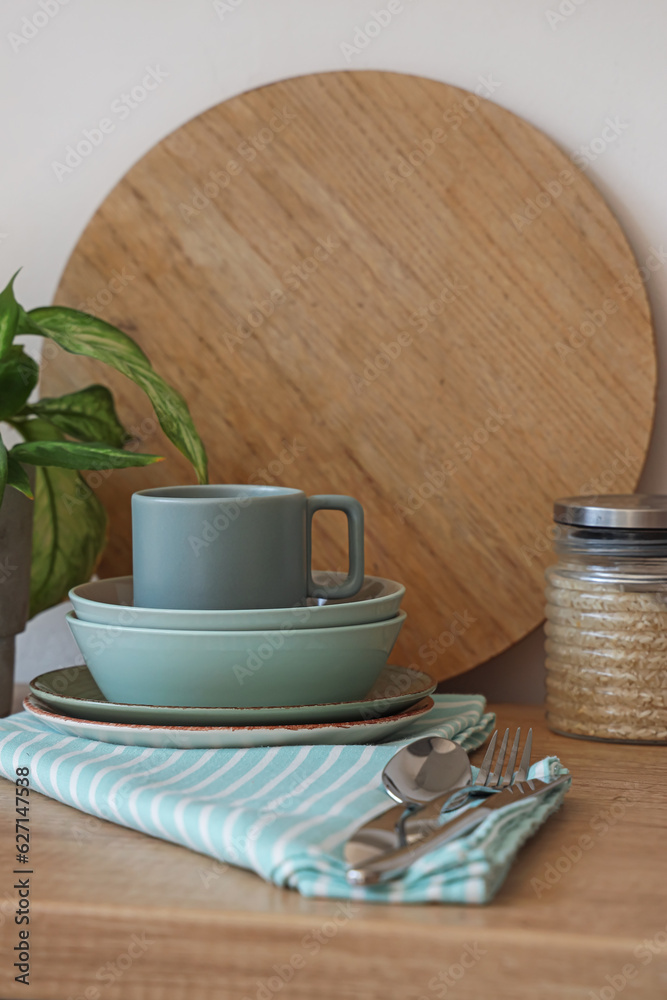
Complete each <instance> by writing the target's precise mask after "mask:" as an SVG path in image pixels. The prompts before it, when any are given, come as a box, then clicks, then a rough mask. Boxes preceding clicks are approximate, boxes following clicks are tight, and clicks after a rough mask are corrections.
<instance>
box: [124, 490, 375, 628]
mask: <svg viewBox="0 0 667 1000" xmlns="http://www.w3.org/2000/svg"><path fill="white" fill-rule="evenodd" d="M318 510H342V511H344V513H345V514H346V515H347V519H348V538H349V550H350V568H349V572H348V575H347V578H346V579H345V580H344V581H343V583H341V584H338V585H337V586H336V585H331V586H328V587H327V586H322V584H320V585H319V586H318V585H316V584H315V582H314V581H313V577H312V572H311V532H312V520H313V515H314V514H315V512H316V511H318ZM132 558H133V563H134V566H133V572H134V603H135V605H136V606H137V607H141V608H175V609H179V610H185V609H198V610H230V611H236V610H241V609H243V608H289V607H294V606H297V605H299V604H304V603H305V601H306V599H307V598H308V597H327V598H345V597H352V596H353V595H354V594H356V593H357V591H358V590H360V589H361V586H362V584H363V582H364V512H363V508H362V506H361V504H360V503H359V501H358V500H354V499H353V498H352V497H347V496H336V495H329V494H325V495H322V496H312V497H307V496H306V494H305V493H303V492H302V490H293V489H288V488H286V487H282V486H245V485H242V486H166V487H160V488H159V489H152V490H140V491H139V492H138V493H134V494H133V496H132Z"/></svg>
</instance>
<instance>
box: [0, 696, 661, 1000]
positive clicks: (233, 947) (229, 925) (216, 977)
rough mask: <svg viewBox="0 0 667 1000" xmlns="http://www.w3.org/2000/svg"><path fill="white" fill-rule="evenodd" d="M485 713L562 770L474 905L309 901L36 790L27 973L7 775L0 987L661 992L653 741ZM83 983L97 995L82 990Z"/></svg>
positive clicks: (379, 999)
mask: <svg viewBox="0 0 667 1000" xmlns="http://www.w3.org/2000/svg"><path fill="white" fill-rule="evenodd" d="M496 711H497V713H498V725H499V726H505V725H507V726H512V727H514V726H515V725H519V724H520V725H521V726H522V727H526V726H528V725H532V726H533V727H534V743H533V746H534V751H535V754H536V755H540V756H541V755H544V754H546V753H554V754H557V755H558V756H559V757H560V758H561V760H562V761H563V763H564V764H566V765H567V766H568V767H569V769H570V771H571V773H572V776H573V784H572V788H571V790H570V791H569V792H568V795H567V797H566V799H565V803H564V805H563V807H562V808H561V810H560V811H559V812H558V813H557V814H556V815H554V816H553V817H551V818H550V819H549V820H548V822H547V823H546V824H545V825H544V826H543V827H541V828H540V830H539V831H538V832H537V834H536V835H535V836H534V837H533V838H532V839H531V840H530V841H528V842H527V844H526V845H525V846H524V847H523V849H522V850H521V853H520V855H519V857H518V858H517V860H516V862H515V863H514V865H513V867H512V869H511V871H510V873H509V875H508V878H507V880H506V881H505V883H504V885H503V886H502V888H501V889H500V891H499V893H498V895H497V896H496V898H495V899H494V900H493V902H492V903H490V904H489V905H488V906H484V907H479V906H442V905H432V906H421V905H420V906H409V905H405V906H386V905H382V906H376V905H372V904H365V905H363V904H359V903H356V904H355V903H353V904H352V905H349V904H340V903H338V902H336V901H335V900H316V899H314V900H309V899H304V898H302V897H300V896H299V895H298V894H297V893H295V892H292V891H289V890H286V889H279V888H277V887H275V886H272V885H269V884H267V883H265V882H263V881H262V880H261V879H260V878H259V877H258V876H256V875H254V874H252V873H250V872H247V871H241V870H240V869H236V868H231V867H228V866H226V865H222V864H220V863H218V862H216V861H214V860H212V859H211V858H207V857H204V856H203V855H200V854H195V853H194V852H192V851H189V850H187V849H185V848H182V847H177V846H175V845H173V844H168V843H166V842H163V841H160V840H155V839H152V838H150V837H147V836H145V835H143V834H140V833H136V832H134V831H132V830H127V829H125V828H123V827H119V826H115V825H114V824H111V823H107V822H105V821H103V820H100V819H97V818H95V817H90V816H86V815H85V814H84V813H81V812H78V811H77V810H75V809H71V808H70V807H68V806H64V805H61V804H60V803H57V802H55V801H53V800H50V799H47V798H45V797H44V796H42V795H40V794H33V796H32V798H31V820H30V823H31V838H32V839H31V863H32V867H33V869H34V873H35V874H34V876H33V896H32V913H33V922H32V925H31V940H32V941H33V944H34V949H35V951H34V957H33V963H32V976H31V985H30V986H29V987H25V986H23V985H21V984H17V983H14V981H13V973H12V970H11V964H12V961H13V960H12V958H11V957H10V955H11V949H12V948H13V945H14V943H15V942H14V934H13V933H12V932H13V931H14V930H15V929H16V928H15V927H14V925H13V924H12V923H11V917H12V913H13V909H14V908H15V903H14V900H15V898H16V897H15V890H14V889H12V884H13V882H12V876H11V871H12V869H13V868H14V867H15V865H14V864H13V855H14V852H13V851H12V845H13V842H14V839H13V838H14V816H13V812H14V786H13V785H12V784H10V782H8V781H6V780H4V779H0V924H2V932H1V933H0V996H2V997H3V998H5V1000H10V998H20V997H25V998H28V1000H65V998H67V997H72V998H81V997H86V1000H186V998H187V1000H244V998H248V1000H273V998H274V997H276V996H279V997H282V998H285V1000H312V998H314V997H317V998H318V1000H333V998H340V997H351V998H354V1000H424V998H426V1000H438V998H440V997H447V998H449V997H455V998H456V1000H480V998H482V997H484V998H486V997H493V998H494V1000H593V998H594V997H595V998H597V1000H610V998H611V997H612V996H613V995H614V994H612V993H610V992H609V990H610V989H613V988H614V987H613V985H610V983H611V984H613V983H614V982H615V983H616V986H617V987H618V986H619V984H620V985H621V989H619V990H617V992H618V993H620V994H621V995H622V996H624V997H625V996H628V997H633V998H634V1000H659V998H662V997H664V996H665V987H666V984H667V908H666V907H665V877H666V875H667V871H666V862H665V851H664V830H665V826H666V825H667V792H666V791H665V788H666V786H667V760H666V755H665V752H664V749H663V748H662V747H648V746H647V747H640V746H623V745H608V744H602V743H593V742H586V741H579V740H572V739H567V738H565V737H562V736H556V735H554V734H553V733H550V732H549V731H548V730H547V728H546V725H545V723H544V721H543V719H542V713H541V710H540V709H538V708H535V707H534V706H532V707H529V706H512V705H501V706H497V707H496ZM473 759H474V760H475V761H476V762H477V763H479V762H480V759H481V752H479V751H478V753H477V755H476V756H475V757H474V758H473ZM378 780H379V778H378ZM581 838H585V839H584V840H583V841H582V839H581ZM586 838H587V839H586ZM582 843H583V844H584V845H586V846H585V848H584V849H583V850H582V849H581V848H580V844H582ZM578 851H580V852H581V853H580V854H578ZM12 904H13V905H12ZM3 919H4V923H3ZM133 935H136V937H137V938H138V939H139V941H140V942H145V943H146V947H145V948H144V949H143V950H141V949H140V946H139V945H137V944H136V942H135V940H134V939H133ZM130 946H132V951H133V953H134V958H133V960H132V961H131V962H130V964H129V966H128V965H127V964H126V963H127V959H126V958H125V956H126V955H127V954H128V949H129V948H130ZM471 953H472V955H471ZM462 955H466V956H467V958H466V959H465V962H466V964H467V965H468V968H467V969H465V970H464V974H463V975H461V965H460V960H461V956H462ZM293 956H300V958H301V959H302V960H303V961H302V962H297V964H298V965H300V967H299V968H298V969H294V967H293V969H294V972H293V975H292V976H291V978H290V980H289V982H285V981H284V978H285V977H286V976H287V975H288V973H285V974H284V977H283V983H282V985H280V983H279V982H278V985H277V986H276V982H277V981H276V980H275V979H274V980H273V984H272V985H273V987H275V989H272V986H271V985H270V981H271V980H272V978H273V977H275V976H276V974H277V972H276V966H277V967H278V970H280V969H283V970H284V969H285V967H286V966H289V964H291V959H292V957H293ZM472 956H476V960H474V961H473V958H472ZM130 957H131V958H132V954H130ZM119 960H120V966H125V968H123V969H120V970H119V969H118V966H117V965H116V963H117V962H119ZM110 965H111V967H112V969H113V966H114V965H116V968H117V971H122V975H120V976H118V975H115V976H113V975H112V969H110V968H109V966H110ZM628 966H632V972H630V975H629V976H628V972H629V970H628V968H627V967H628ZM624 967H625V971H624ZM447 977H449V980H448V979H447ZM623 980H625V981H626V986H627V988H625V989H624V988H623ZM448 981H449V985H448ZM445 987H447V988H448V992H447V993H445V992H444V988H445ZM95 988H97V989H98V991H99V995H98V996H95V995H94V994H93V995H92V996H91V994H90V993H89V994H86V992H85V991H86V990H89V991H90V990H94V989H95ZM605 989H606V990H607V992H606V993H605V992H604V991H605ZM267 990H269V993H268V994H267ZM591 991H592V992H591Z"/></svg>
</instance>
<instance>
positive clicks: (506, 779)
mask: <svg viewBox="0 0 667 1000" xmlns="http://www.w3.org/2000/svg"><path fill="white" fill-rule="evenodd" d="M520 739H521V727H520V726H517V730H516V734H515V736H514V742H513V743H512V750H511V752H510V757H509V760H508V761H507V767H506V768H505V773H504V775H503V780H502V781H501V782H500V786H502V787H503V788H505V787H506V786H508V785H511V784H512V778H513V776H514V765H515V764H516V758H517V754H518V752H519V740H520ZM500 786H499V787H500Z"/></svg>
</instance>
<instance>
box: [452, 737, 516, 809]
mask: <svg viewBox="0 0 667 1000" xmlns="http://www.w3.org/2000/svg"><path fill="white" fill-rule="evenodd" d="M498 732H499V730H498V729H496V731H495V732H494V734H493V736H492V737H491V739H490V741H489V745H488V747H487V749H486V753H485V754H484V760H483V761H482V766H481V767H480V769H479V773H478V775H477V777H476V778H475V780H474V781H473V783H472V785H467V786H466V787H465V788H460V789H458V791H456V792H454V794H453V795H452V797H451V798H450V799H449V801H448V802H447V805H446V806H445V809H444V810H443V812H449V811H450V810H451V809H458V808H459V807H460V806H462V805H463V804H464V802H465V801H466V800H467V799H468V798H469V797H473V798H476V797H478V796H483V795H491V794H493V793H494V792H498V791H500V790H501V789H503V788H510V787H511V786H512V785H514V784H515V782H521V781H526V780H527V778H528V768H529V767H530V755H531V752H532V749H533V730H532V729H529V730H528V736H527V737H526V744H525V746H524V748H523V753H522V755H521V760H520V762H519V766H518V768H517V769H516V771H515V770H514V767H515V764H516V759H517V757H518V755H519V743H520V742H521V727H517V731H516V733H515V735H514V741H513V743H512V749H511V750H510V755H509V758H508V761H507V766H506V767H505V771H504V773H503V764H504V763H505V754H506V753H507V744H508V743H509V735H510V731H509V729H506V730H505V735H504V736H503V738H502V742H501V744H500V750H499V751H498V756H497V757H496V763H495V765H494V764H493V755H494V753H495V750H496V744H497V742H498ZM530 787H531V788H532V785H531V786H530Z"/></svg>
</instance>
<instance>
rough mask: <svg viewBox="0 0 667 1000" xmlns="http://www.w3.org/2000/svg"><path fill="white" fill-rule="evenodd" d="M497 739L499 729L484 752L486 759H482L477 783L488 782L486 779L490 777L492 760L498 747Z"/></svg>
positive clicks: (475, 782) (476, 779)
mask: <svg viewBox="0 0 667 1000" xmlns="http://www.w3.org/2000/svg"><path fill="white" fill-rule="evenodd" d="M497 739H498V730H497V729H496V731H495V733H494V734H493V736H492V737H491V739H490V740H489V745H488V748H487V751H486V753H485V754H484V760H483V761H482V766H481V767H480V769H479V774H478V775H477V777H476V778H475V781H474V784H475V785H485V784H486V779H487V778H488V776H489V771H490V770H491V761H492V760H493V754H494V751H495V749H496V741H497Z"/></svg>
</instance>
